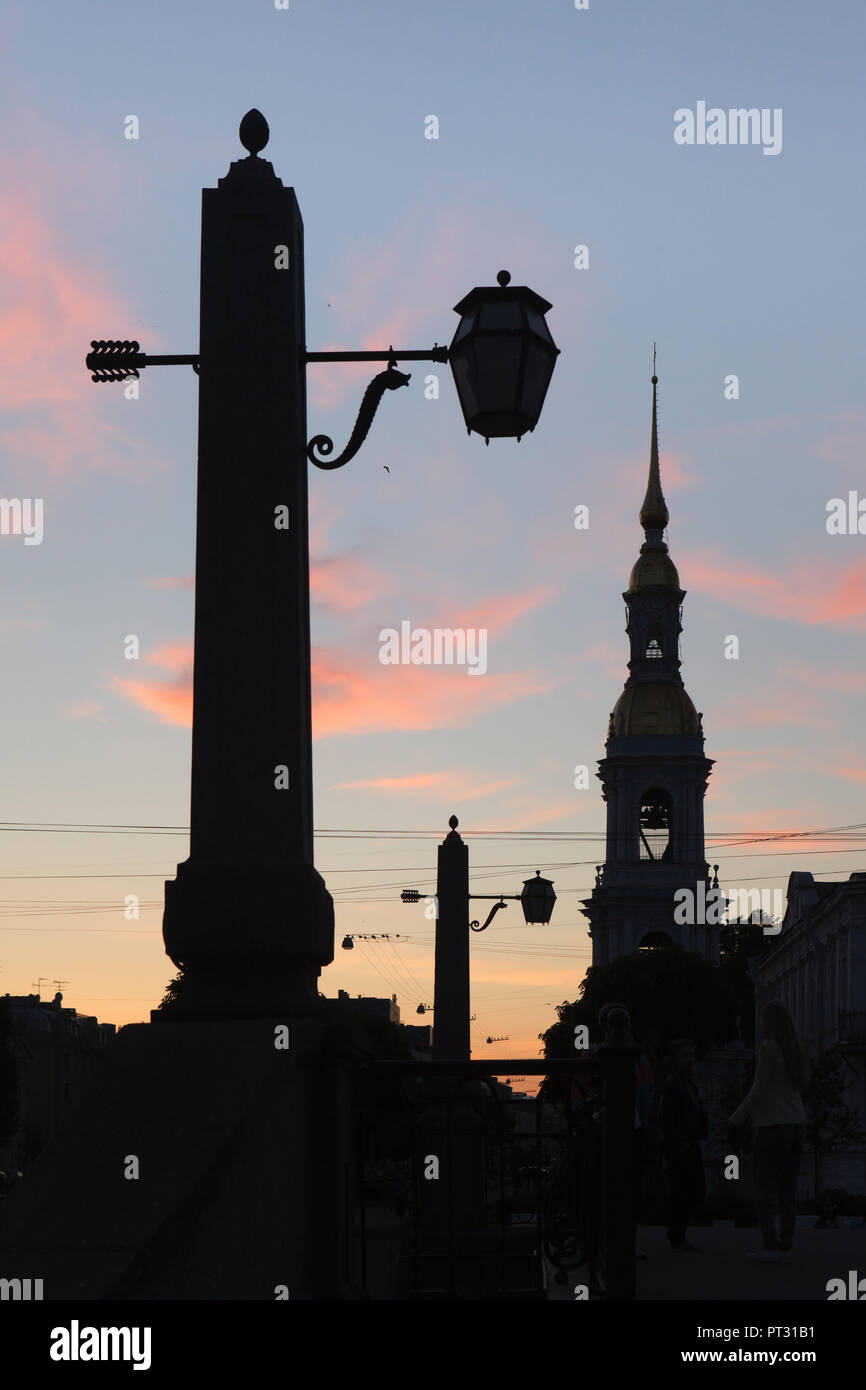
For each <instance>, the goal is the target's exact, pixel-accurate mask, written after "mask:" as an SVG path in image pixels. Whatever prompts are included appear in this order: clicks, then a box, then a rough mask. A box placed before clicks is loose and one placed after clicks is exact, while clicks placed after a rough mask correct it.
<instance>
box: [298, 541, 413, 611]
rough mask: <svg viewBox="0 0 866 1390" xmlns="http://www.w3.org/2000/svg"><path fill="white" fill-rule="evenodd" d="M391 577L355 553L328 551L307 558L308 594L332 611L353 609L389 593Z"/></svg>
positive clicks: (392, 583) (391, 582) (391, 586)
mask: <svg viewBox="0 0 866 1390" xmlns="http://www.w3.org/2000/svg"><path fill="white" fill-rule="evenodd" d="M393 588H394V580H393V579H392V578H391V576H390V575H388V574H385V573H384V571H382V570H379V569H376V567H375V566H374V565H371V564H369V563H368V562H367V561H366V560H363V559H361V558H360V557H359V556H358V555H353V554H347V555H332V556H325V557H323V558H321V559H317V560H311V561H310V598H311V600H312V601H313V602H314V603H319V604H321V605H322V607H323V608H329V609H331V610H332V611H333V612H335V613H354V612H356V611H357V610H358V609H359V608H366V607H367V605H368V604H369V603H370V602H371V600H372V599H375V598H379V597H380V596H381V595H382V594H385V593H389V592H390V591H391V590H392V589H393Z"/></svg>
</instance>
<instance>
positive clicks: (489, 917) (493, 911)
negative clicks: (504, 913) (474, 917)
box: [469, 898, 508, 931]
mask: <svg viewBox="0 0 866 1390" xmlns="http://www.w3.org/2000/svg"><path fill="white" fill-rule="evenodd" d="M507 906H508V903H507V902H505V901H504V900H503V899H502V898H500V899H499V902H498V903H494V904H493V906H492V907H491V909H490V911H489V912H488V914H487V921H486V922H485V923H484V926H483V927H479V925H478V923H477V922H470V923H469V927H470V930H471V931H486V930H487V928H488V927H489V926H490V923H491V922H492V921H493V918H494V917H495V916H496V914H497V912H498V911H499V909H500V908H501V907H507Z"/></svg>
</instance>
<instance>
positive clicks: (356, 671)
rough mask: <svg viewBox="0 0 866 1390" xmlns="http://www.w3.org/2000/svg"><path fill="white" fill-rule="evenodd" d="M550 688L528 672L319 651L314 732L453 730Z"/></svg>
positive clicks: (315, 669)
mask: <svg viewBox="0 0 866 1390" xmlns="http://www.w3.org/2000/svg"><path fill="white" fill-rule="evenodd" d="M549 689H550V686H549V684H547V683H545V682H541V681H539V680H538V679H537V677H536V676H535V675H534V673H530V672H521V671H517V672H512V673H509V674H502V675H491V674H489V673H487V674H486V675H484V676H478V677H474V678H473V677H472V676H470V675H469V674H468V672H467V671H466V670H465V669H464V668H461V667H451V666H444V667H430V666H383V665H381V664H380V663H379V662H378V661H376V662H375V664H373V663H372V662H371V661H370V659H369V657H367V658H366V659H364V660H363V661H362V660H359V659H357V658H353V657H351V656H350V655H340V656H336V655H335V654H333V653H330V652H325V651H322V650H321V649H317V650H314V652H313V733H314V736H315V737H317V738H324V737H326V736H327V735H329V734H346V733H352V734H359V733H372V732H374V731H379V730H388V729H442V728H454V727H457V726H460V725H464V724H468V723H471V722H472V721H473V720H475V719H478V718H482V717H483V716H484V715H486V714H489V713H491V712H492V711H494V710H496V709H499V708H502V707H503V706H505V705H510V704H514V703H515V702H516V701H519V700H524V699H526V698H527V696H529V695H535V694H542V693H544V692H546V691H547V690H549Z"/></svg>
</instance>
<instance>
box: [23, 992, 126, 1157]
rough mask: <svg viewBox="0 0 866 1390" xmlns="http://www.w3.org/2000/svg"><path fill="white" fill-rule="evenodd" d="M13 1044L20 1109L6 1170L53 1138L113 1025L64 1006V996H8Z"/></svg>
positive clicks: (90, 1073)
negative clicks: (48, 998) (50, 997)
mask: <svg viewBox="0 0 866 1390" xmlns="http://www.w3.org/2000/svg"><path fill="white" fill-rule="evenodd" d="M5 997H6V1002H7V1004H8V1005H9V1006H10V1009H11V1013H12V1026H13V1030H14V1032H13V1039H12V1040H13V1045H14V1052H15V1057H16V1060H17V1064H18V1084H19V1088H20V1100H19V1105H20V1111H19V1122H18V1132H17V1134H16V1136H15V1140H14V1143H13V1145H12V1146H11V1150H6V1151H4V1154H3V1164H2V1165H0V1166H4V1167H5V1168H6V1171H7V1172H9V1171H14V1170H15V1168H16V1167H17V1166H18V1165H19V1164H21V1163H26V1162H27V1161H28V1160H29V1159H30V1158H32V1157H35V1155H36V1153H37V1152H39V1151H40V1150H41V1149H42V1148H43V1147H44V1146H45V1145H46V1144H47V1143H48V1142H49V1140H51V1139H53V1137H54V1135H55V1134H56V1132H57V1129H58V1128H59V1126H60V1124H61V1122H62V1121H63V1119H64V1118H65V1116H66V1115H67V1113H68V1112H69V1111H70V1110H71V1109H72V1108H73V1107H74V1106H75V1104H76V1102H77V1101H78V1100H79V1099H80V1098H81V1096H82V1094H83V1093H84V1090H85V1089H86V1087H87V1086H88V1085H89V1084H90V1082H91V1081H92V1079H93V1076H94V1075H95V1074H96V1071H97V1069H98V1067H99V1064H100V1062H101V1061H102V1058H103V1056H104V1054H105V1050H106V1048H107V1047H108V1046H109V1044H110V1043H111V1041H112V1039H113V1038H114V1035H115V1031H116V1030H115V1026H114V1024H113V1023H100V1022H99V1021H98V1020H97V1019H95V1018H92V1017H90V1016H89V1015H86V1014H80V1013H78V1012H77V1010H75V1009H70V1008H64V1007H63V995H62V994H59V993H58V994H56V995H55V996H54V998H53V999H52V1000H50V1001H49V1000H43V999H42V998H41V996H40V995H39V994H26V995H10V994H7V995H6V996H5Z"/></svg>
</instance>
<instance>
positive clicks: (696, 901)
mask: <svg viewBox="0 0 866 1390" xmlns="http://www.w3.org/2000/svg"><path fill="white" fill-rule="evenodd" d="M657 386H658V377H656V376H655V375H653V378H652V388H653V397H652V431H651V437H650V465H649V481H648V483H647V490H646V496H645V497H644V500H643V505H642V507H641V509H640V524H641V526H642V527H643V530H644V535H645V540H644V543H643V545H642V546H641V548H640V554H639V555H638V559H637V563H636V564H635V566H634V568H633V569H632V572H631V577H630V579H629V585H628V589H627V590H626V592H625V593H624V594H623V598H624V599H625V604H626V632H627V633H628V639H629V649H630V652H629V662H628V671H629V675H628V680H627V681H626V683H625V687H624V689H623V691H622V694H621V695H620V697H619V699H618V700H617V702H616V705H615V706H614V709H613V712H612V713H611V716H610V722H609V724H608V730H607V742H606V744H605V756H604V757H603V758H602V759H601V760H600V761H599V765H598V766H599V770H598V773H597V776H598V778H599V780H600V781H601V785H602V795H603V797H604V800H605V802H606V804H607V841H606V849H605V862H604V864H603V865H600V866H599V867H598V869H597V870H596V883H595V887H594V889H593V891H592V896H591V897H590V898H588V899H587V900H586V901H585V902H584V903H583V904H582V907H583V910H584V912H585V914H586V916H587V917H588V918H589V922H590V936H591V937H592V963H593V965H606V964H607V963H608V962H609V961H611V960H615V959H616V958H617V956H624V955H629V954H630V953H631V952H632V951H636V950H637V949H638V948H639V947H640V946H651V945H655V944H660V943H661V942H663V941H664V940H665V939H667V940H670V941H673V942H675V943H676V944H677V945H679V946H681V947H682V948H683V949H684V950H687V951H696V952H698V953H699V954H700V955H702V956H704V957H705V958H706V959H707V960H710V961H714V962H718V959H719V928H718V925H717V924H714V923H711V924H705V923H704V922H703V921H702V920H701V919H702V918H703V917H705V916H707V915H709V916H710V917H712V916H713V913H712V911H710V910H708V909H709V906H710V905H706V907H705V903H706V896H707V894H708V893H709V891H710V888H711V886H712V885H711V883H710V879H709V873H708V870H709V866H708V864H707V863H706V859H705V849H704V793H705V792H706V789H707V779H708V777H709V775H710V770H711V768H712V765H713V764H712V760H711V759H710V758H707V757H705V756H704V734H703V728H702V724H701V715H700V714H699V713H698V712H697V711H696V709H695V707H694V705H693V704H692V701H691V700H690V698H689V696H688V694H687V693H686V688H685V686H684V684H683V678H682V676H681V675H680V666H681V662H680V652H679V636H680V633H681V632H682V602H683V599H684V598H685V590H683V589H681V588H680V579H679V575H678V574H677V570H676V566H675V565H674V563H673V561H672V560H671V558H670V556H669V554H668V547H667V545H666V544H665V541H664V531H665V528H666V527H667V524H668V509H667V505H666V503H665V499H664V496H663V494H662V487H661V477H660V474H659V450H658V425H657V399H656V389H657ZM680 889H689V890H690V892H691V893H692V894H693V899H692V902H693V905H694V911H693V912H690V911H689V910H688V906H685V907H684V905H683V899H682V897H680V898H677V899H675V896H674V895H675V894H676V893H677V890H680ZM690 917H691V919H692V920H691V921H690V920H689V918H690Z"/></svg>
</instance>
